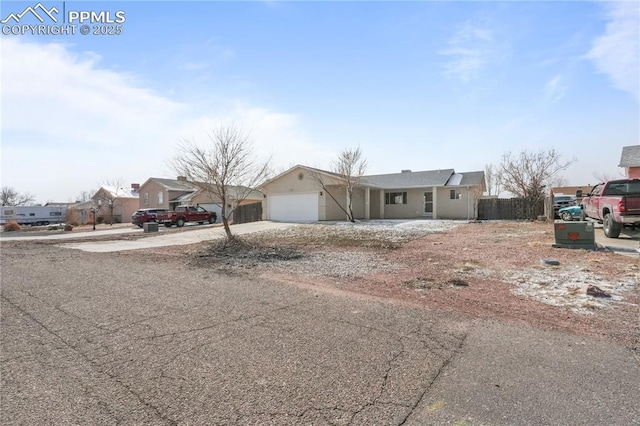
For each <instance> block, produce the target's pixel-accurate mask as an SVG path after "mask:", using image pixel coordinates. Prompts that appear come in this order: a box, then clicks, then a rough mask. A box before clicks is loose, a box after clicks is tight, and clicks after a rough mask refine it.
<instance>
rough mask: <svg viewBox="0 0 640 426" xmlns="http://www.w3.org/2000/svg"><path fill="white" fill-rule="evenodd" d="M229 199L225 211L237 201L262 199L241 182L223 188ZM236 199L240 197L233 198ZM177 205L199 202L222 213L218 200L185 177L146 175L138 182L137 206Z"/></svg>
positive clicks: (169, 207) (160, 206)
mask: <svg viewBox="0 0 640 426" xmlns="http://www.w3.org/2000/svg"><path fill="white" fill-rule="evenodd" d="M227 194H228V195H229V200H230V203H229V204H228V205H227V212H231V211H232V210H233V209H235V208H236V207H237V206H239V205H244V204H252V203H257V202H262V198H263V196H262V193H261V192H259V191H255V190H250V189H248V188H246V187H242V186H229V187H228V188H227ZM238 199H240V200H241V201H239V202H238V201H236V200H238ZM180 205H200V206H202V207H204V208H205V209H207V210H209V211H210V212H215V213H216V214H217V215H218V217H221V214H222V205H221V203H220V200H214V199H212V198H211V196H210V195H209V194H208V193H207V192H206V191H203V190H202V189H201V188H200V187H199V186H198V185H196V184H195V183H193V182H189V181H187V180H186V179H185V178H184V177H182V176H178V178H177V179H164V178H149V179H147V180H146V181H145V182H144V183H143V184H142V185H140V198H139V208H141V209H146V208H165V209H169V210H173V209H175V208H176V207H177V206H180Z"/></svg>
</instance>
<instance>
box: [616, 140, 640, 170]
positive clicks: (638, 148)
mask: <svg viewBox="0 0 640 426" xmlns="http://www.w3.org/2000/svg"><path fill="white" fill-rule="evenodd" d="M619 166H620V167H639V166H640V145H631V146H625V147H623V148H622V155H621V156H620V164H619Z"/></svg>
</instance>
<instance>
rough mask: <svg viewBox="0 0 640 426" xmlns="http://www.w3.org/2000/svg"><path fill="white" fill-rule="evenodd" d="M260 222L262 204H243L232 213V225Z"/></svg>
mask: <svg viewBox="0 0 640 426" xmlns="http://www.w3.org/2000/svg"><path fill="white" fill-rule="evenodd" d="M259 220H262V203H260V202H258V203H253V204H245V205H243V206H238V207H236V208H235V210H234V211H233V223H248V222H257V221H259Z"/></svg>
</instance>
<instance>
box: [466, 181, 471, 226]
mask: <svg viewBox="0 0 640 426" xmlns="http://www.w3.org/2000/svg"><path fill="white" fill-rule="evenodd" d="M470 201H471V194H470V193H469V185H467V222H468V221H470V220H471V216H470V215H469V202H470Z"/></svg>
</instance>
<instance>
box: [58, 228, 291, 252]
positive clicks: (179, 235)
mask: <svg viewBox="0 0 640 426" xmlns="http://www.w3.org/2000/svg"><path fill="white" fill-rule="evenodd" d="M289 226H295V225H292V224H289V223H279V222H269V221H260V222H252V223H243V224H240V225H233V226H232V227H231V230H232V232H233V233H234V234H235V235H245V234H250V233H253V232H260V231H266V230H272V229H284V228H287V227H289ZM190 228H191V227H190ZM190 228H183V232H173V233H170V234H164V235H154V234H150V235H153V236H148V237H146V238H140V239H137V240H113V241H91V242H84V243H67V244H61V245H60V247H64V248H70V249H76V250H82V251H88V252H94V253H108V252H115V251H126V250H138V249H145V248H152V247H166V246H181V245H188V244H195V243H199V242H202V241H211V240H214V239H218V238H224V236H225V232H224V228H222V227H220V226H217V227H210V226H206V227H195V226H194V227H192V228H193V229H190Z"/></svg>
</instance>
